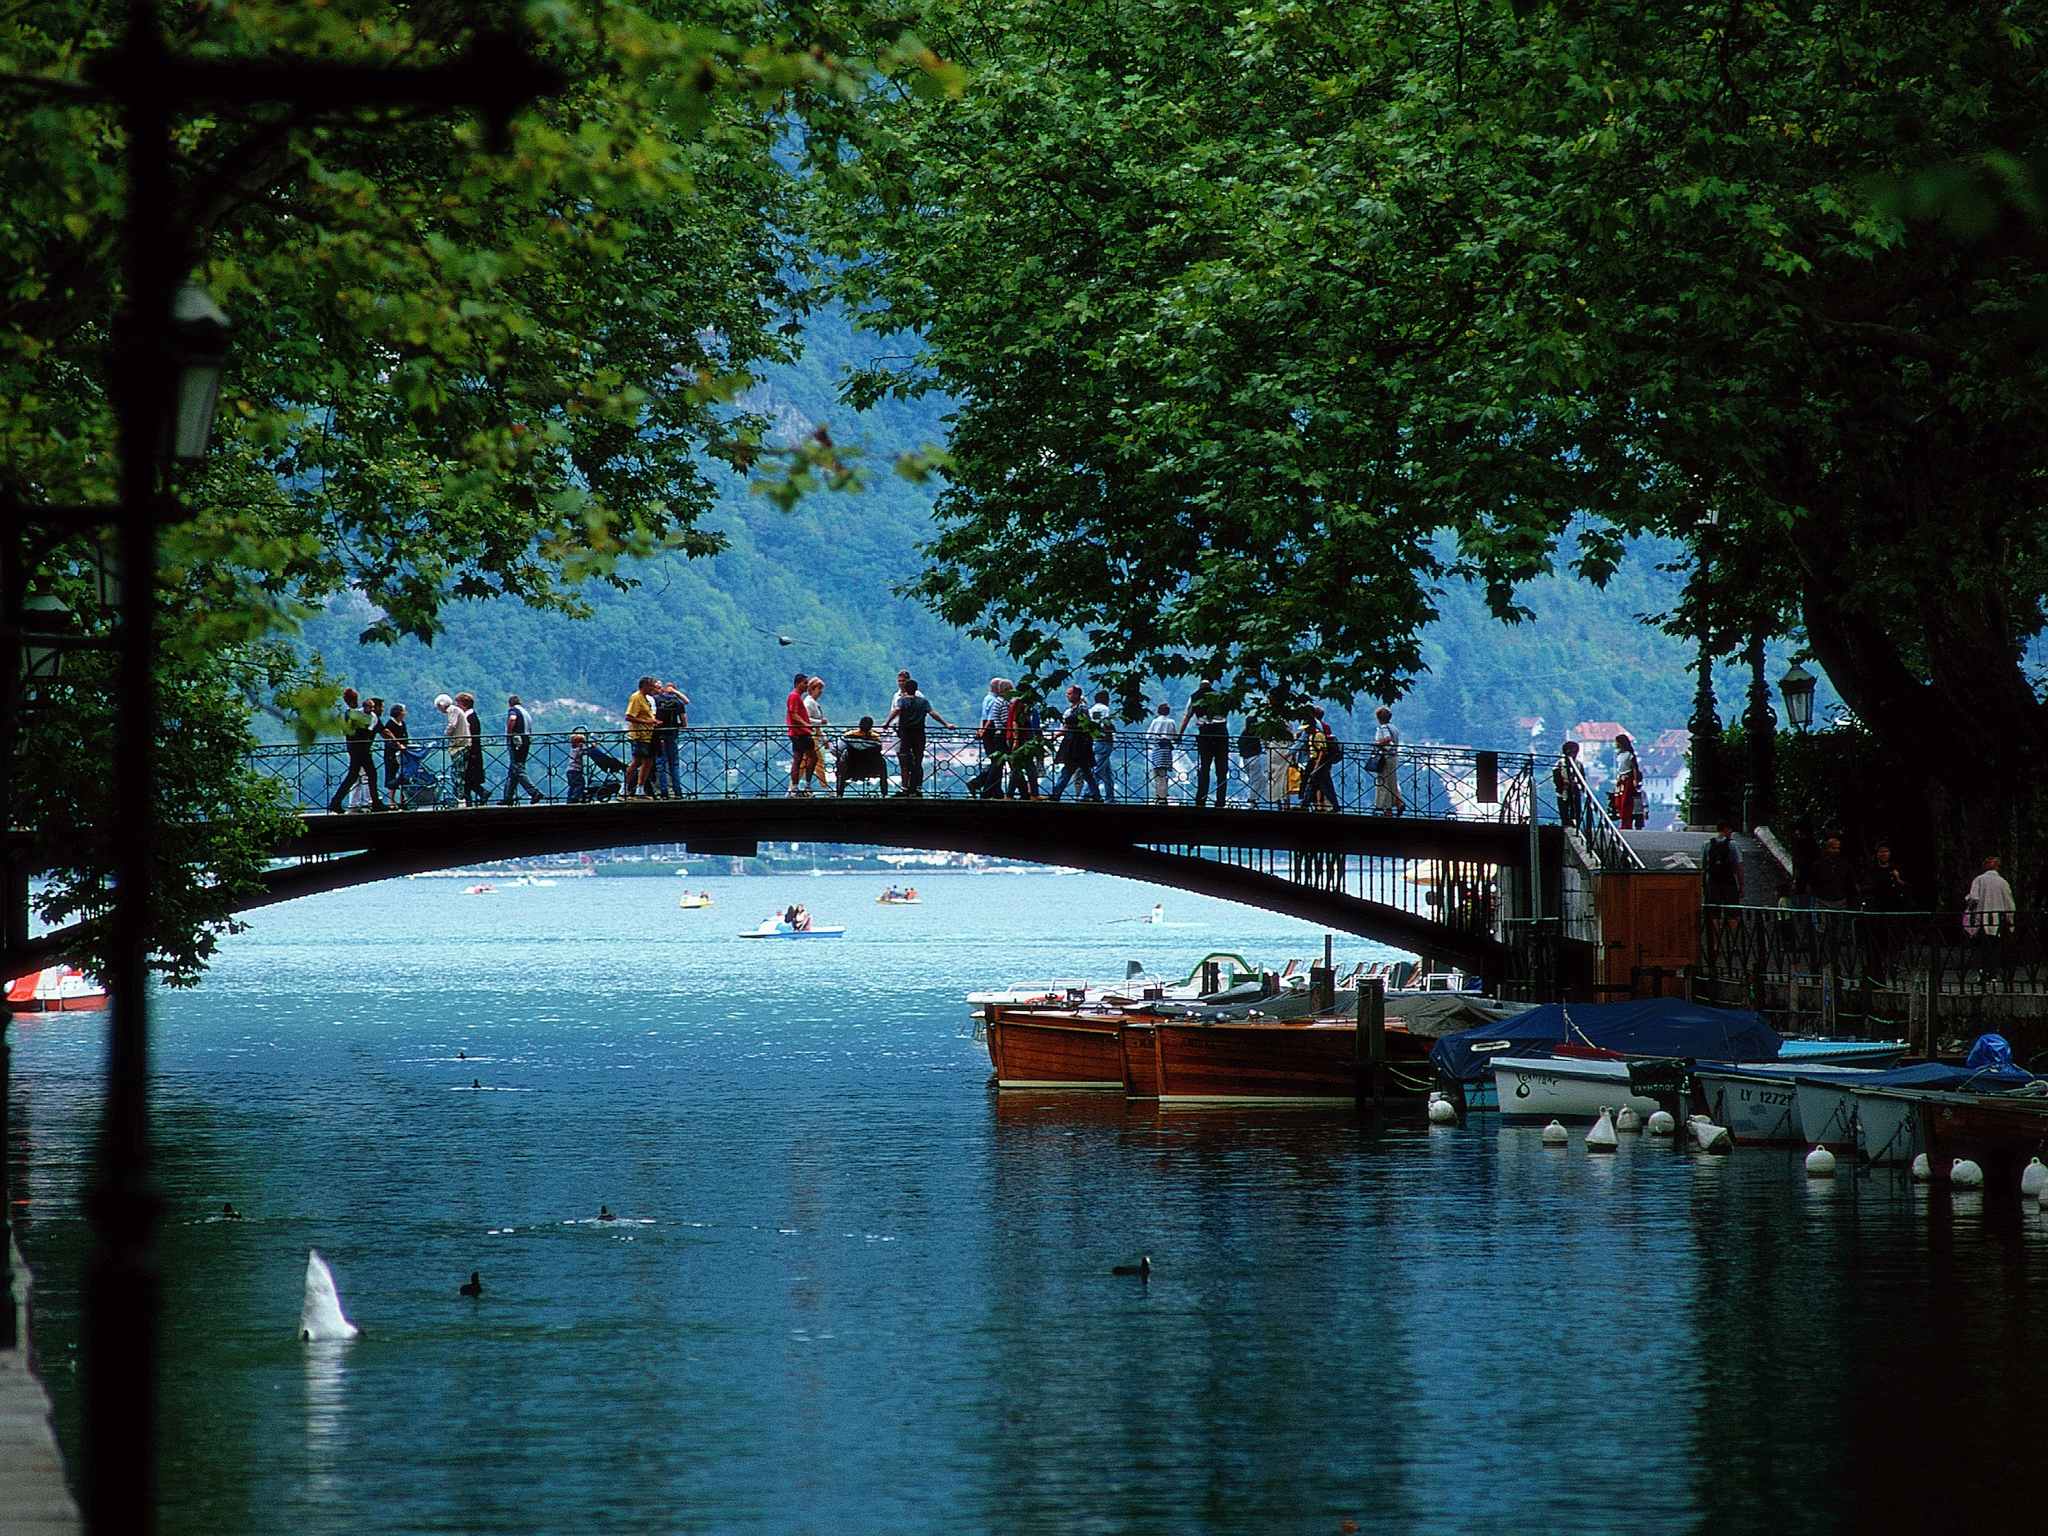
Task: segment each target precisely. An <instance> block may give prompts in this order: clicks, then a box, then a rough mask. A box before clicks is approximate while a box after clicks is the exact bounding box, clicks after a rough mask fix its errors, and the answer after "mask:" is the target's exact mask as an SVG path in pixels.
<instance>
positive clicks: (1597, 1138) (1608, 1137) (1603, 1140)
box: [1586, 1105, 1621, 1152]
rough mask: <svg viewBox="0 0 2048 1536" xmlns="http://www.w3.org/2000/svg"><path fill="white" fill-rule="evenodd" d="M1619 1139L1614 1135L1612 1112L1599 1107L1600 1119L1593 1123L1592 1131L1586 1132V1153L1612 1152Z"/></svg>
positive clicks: (1603, 1106)
mask: <svg viewBox="0 0 2048 1536" xmlns="http://www.w3.org/2000/svg"><path fill="white" fill-rule="evenodd" d="M1620 1140H1621V1138H1620V1137H1619V1136H1616V1135H1615V1134H1614V1111H1613V1110H1611V1109H1608V1108H1607V1107H1606V1106H1605V1105H1602V1106H1601V1109H1600V1118H1599V1119H1598V1120H1595V1121H1594V1122H1593V1129H1591V1130H1590V1131H1588V1132H1586V1150H1587V1151H1588V1152H1612V1151H1613V1150H1614V1148H1615V1146H1616V1144H1617V1143H1619V1142H1620Z"/></svg>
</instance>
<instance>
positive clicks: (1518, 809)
mask: <svg viewBox="0 0 2048 1536" xmlns="http://www.w3.org/2000/svg"><path fill="white" fill-rule="evenodd" d="M572 734H573V733H569V732H555V733H550V734H546V735H533V736H530V737H528V738H526V741H527V747H526V749H525V753H524V756H523V758H520V759H519V760H518V761H517V764H516V766H517V767H518V768H519V770H520V771H519V774H518V777H517V780H516V781H515V779H514V775H513V772H512V770H513V768H514V766H515V759H514V755H513V751H512V749H511V747H510V746H509V744H508V742H507V741H506V738H505V737H504V736H503V735H502V734H497V735H490V736H486V737H484V738H483V739H482V740H481V741H480V742H477V743H474V744H473V745H471V746H468V747H458V746H456V745H455V744H454V743H451V742H450V741H449V740H448V739H447V738H446V737H445V736H440V735H435V736H430V737H423V738H419V739H415V740H414V741H412V742H411V743H410V744H409V745H408V747H407V748H406V749H405V751H404V752H403V753H400V754H396V755H394V754H393V753H392V752H390V751H389V750H387V744H386V743H384V742H382V741H373V742H372V743H370V745H369V748H368V754H367V760H368V763H369V765H370V768H371V770H372V772H374V775H375V779H376V790H375V795H376V798H378V799H382V800H384V801H385V802H386V803H387V804H389V805H391V806H394V807H396V808H399V809H404V810H432V809H438V808H445V807H450V806H461V805H475V804H489V803H503V802H505V801H507V800H508V799H509V798H516V799H517V801H518V802H520V803H526V802H528V801H529V800H533V799H538V800H540V801H544V802H548V803H552V804H570V803H576V802H578V801H598V800H607V799H613V798H616V797H618V796H619V795H620V794H622V793H623V792H624V778H625V772H624V769H625V767H626V765H628V764H630V763H631V762H632V760H633V753H634V744H633V743H632V741H631V740H630V739H629V738H628V736H627V734H626V733H625V732H623V731H613V730H604V731H589V732H585V733H583V735H584V738H585V742H586V743H587V746H588V748H590V749H593V750H588V751H586V752H585V753H584V754H583V756H582V770H583V771H582V773H581V774H580V776H578V775H574V774H572V766H573V764H574V762H575V761H576V753H575V752H574V750H573V747H574V743H573V742H572ZM671 739H672V745H670V746H669V748H668V750H669V752H670V760H671V762H672V764H673V772H674V793H675V795H676V797H677V798H680V799H685V800H740V799H756V798H772V797H781V796H785V795H788V794H789V793H790V785H791V743H790V741H789V738H788V736H787V734H786V733H785V732H784V731H783V730H782V729H781V728H780V727H776V726H691V727H685V728H683V729H681V730H678V731H675V732H674V733H673V734H672V738H671ZM661 744H662V743H661V738H660V737H659V733H657V748H659V746H660V745H661ZM824 747H825V750H824V751H823V753H822V754H821V756H822V761H821V762H820V764H819V772H818V774H817V775H812V774H806V775H805V776H804V783H805V786H806V788H807V789H808V790H809V791H810V792H811V793H814V794H833V793H837V792H839V790H840V787H841V779H840V774H841V771H842V769H850V770H851V772H850V773H849V774H848V777H847V778H846V781H845V784H844V792H845V793H846V794H849V795H875V794H878V793H886V794H889V795H899V794H902V793H904V792H905V787H906V786H905V782H904V781H905V773H904V767H903V764H902V762H901V760H900V751H901V743H900V742H899V741H898V740H896V739H895V738H894V737H892V736H884V737H883V738H882V744H881V752H880V753H879V754H877V753H875V752H873V751H872V750H869V751H866V752H861V751H859V750H858V749H856V750H855V751H854V752H853V753H852V754H851V755H849V754H848V751H847V748H846V741H845V732H844V731H843V730H833V731H829V732H828V734H827V737H826V741H825V743H824ZM1372 753H1373V749H1372V747H1371V746H1370V744H1367V743H1360V742H1345V743H1343V744H1342V755H1341V757H1340V758H1339V760H1338V761H1336V762H1333V763H1330V764H1328V780H1329V789H1330V795H1331V797H1332V798H1333V800H1334V804H1333V805H1331V806H1329V807H1327V808H1331V809H1336V810H1340V811H1348V812H1354V813H1362V814H1375V813H1379V814H1386V815H1396V814H1398V815H1402V816H1407V817H1414V818H1421V819H1426V820H1434V821H1480V820H1483V821H1500V820H1513V821H1518V822H1520V821H1526V819H1527V816H1528V814H1529V810H1530V801H1529V797H1528V795H1527V794H1526V793H1523V794H1522V795H1521V797H1520V798H1519V799H1518V800H1516V801H1515V802H1514V803H1513V804H1509V803H1508V802H1506V801H1504V800H1503V799H1502V798H1501V797H1500V796H1499V795H1498V794H1496V795H1495V796H1494V797H1493V798H1492V799H1489V800H1481V799H1480V797H1479V796H1480V791H1481V789H1482V788H1483V787H1485V785H1486V783H1487V782H1488V780H1489V778H1490V779H1491V780H1492V782H1494V783H1495V784H1498V785H1501V786H1513V785H1514V784H1517V783H1520V784H1524V785H1526V784H1528V783H1531V782H1539V781H1544V776H1543V775H1539V774H1537V772H1536V771H1535V770H1536V766H1537V765H1536V763H1535V761H1534V759H1532V758H1530V757H1529V756H1528V754H1523V753H1497V752H1478V751H1475V750H1473V749H1471V748H1467V747H1442V746H1410V745H1403V746H1402V747H1400V748H1399V749H1398V750H1397V751H1396V752H1395V754H1394V759H1393V762H1392V764H1391V766H1390V767H1382V768H1381V769H1379V771H1375V765H1374V762H1373V760H1372ZM1089 760H1090V769H1091V771H1094V772H1096V773H1097V775H1098V778H1099V783H1098V788H1099V789H1100V791H1101V793H1102V796H1103V798H1105V799H1113V800H1115V801H1117V802H1119V803H1123V804H1158V805H1174V806H1183V807H1186V806H1193V805H1194V804H1195V803H1196V799H1195V796H1196V790H1197V789H1198V788H1199V787H1201V778H1202V775H1201V773H1200V765H1199V762H1198V756H1197V750H1196V740H1195V737H1194V735H1193V733H1189V734H1188V735H1185V736H1182V737H1179V738H1177V739H1174V740H1172V741H1170V742H1169V743H1168V744H1166V745H1164V746H1162V745H1161V744H1160V743H1158V742H1157V741H1155V740H1153V739H1152V738H1148V737H1146V736H1144V735H1142V734H1140V733H1139V732H1137V731H1135V730H1131V729H1122V728H1120V729H1119V730H1118V731H1117V733H1116V735H1115V737H1114V738H1113V739H1111V740H1110V741H1109V742H1108V743H1107V744H1106V745H1104V744H1099V743H1091V744H1090V756H1089ZM351 761H352V759H351V749H350V748H349V747H348V746H347V745H346V744H345V743H343V742H339V741H320V742H315V743H314V744H312V745H310V746H268V747H258V748H255V749H253V750H252V752H251V754H250V764H251V766H252V767H253V768H255V769H256V770H257V771H258V772H260V773H263V774H266V775H268V776H270V777H271V778H273V779H275V780H277V781H278V782H279V783H281V784H282V785H283V786H284V787H285V790H286V793H287V797H288V798H289V799H290V800H291V801H292V802H293V803H295V804H296V805H297V806H298V808H299V809H300V810H301V811H302V812H304V813H307V814H318V813H322V812H325V811H327V810H329V809H330V807H332V806H334V805H335V803H336V796H337V793H338V792H339V791H341V790H342V789H343V786H344V784H345V782H346V781H347V780H348V779H349V776H350V765H351ZM657 765H658V758H657ZM914 768H915V769H916V771H917V776H918V777H919V778H920V779H921V783H920V784H919V785H918V788H917V792H918V793H920V794H922V795H924V796H926V797H929V798H938V799H948V800H963V799H977V798H996V797H998V796H1000V797H1005V798H1021V797H1025V796H1029V795H1036V796H1039V797H1050V796H1051V794H1052V791H1053V790H1054V789H1055V788H1059V787H1061V780H1062V778H1067V779H1068V781H1069V782H1067V783H1066V784H1065V785H1064V793H1063V795H1062V796H1061V798H1062V799H1068V800H1074V799H1080V798H1082V797H1083V795H1084V794H1085V792H1086V781H1085V778H1084V776H1083V775H1082V774H1080V773H1079V772H1078V771H1077V772H1075V773H1074V774H1072V775H1068V774H1067V773H1066V771H1065V769H1064V768H1063V766H1062V765H1061V764H1060V762H1059V742H1058V740H1057V739H1056V737H1052V736H1042V737H1039V738H1036V739H1033V740H1029V741H1025V742H1021V743H1019V744H1017V745H1016V746H1015V747H1012V746H1010V745H1008V744H1004V745H1002V746H1001V747H999V748H996V749H991V748H989V747H987V746H984V745H983V744H982V743H981V741H980V740H979V739H978V738H977V735H976V733H975V732H973V731H971V730H934V731H931V732H929V733H928V734H927V736H926V739H925V745H924V750H923V751H922V753H920V754H918V755H917V757H916V758H915V760H914ZM877 770H879V772H880V773H881V774H882V777H881V778H880V779H879V780H878V779H877V778H876V777H874V776H873V775H874V774H875V772H876V771H877ZM358 777H360V776H358ZM821 779H822V783H821ZM657 782H658V783H660V784H661V786H662V788H663V790H664V792H666V789H667V784H666V781H665V779H662V778H661V777H660V775H659V768H658V766H657ZM1223 783H1224V799H1225V802H1226V803H1227V804H1229V805H1232V806H1237V807H1245V806H1250V807H1253V808H1258V809H1269V810H1276V811H1277V810H1284V811H1295V812H1307V811H1309V810H1310V809H1311V807H1310V806H1309V805H1308V802H1309V800H1310V799H1311V798H1312V797H1313V798H1315V799H1318V800H1320V799H1321V798H1322V797H1321V796H1320V795H1316V794H1315V793H1314V792H1315V789H1316V779H1315V776H1314V775H1313V774H1312V773H1311V772H1309V771H1307V770H1306V769H1305V768H1304V767H1303V766H1302V765H1301V764H1299V763H1298V762H1296V761H1295V760H1294V754H1293V753H1292V752H1291V750H1290V749H1289V748H1288V747H1287V746H1285V745H1283V746H1280V747H1278V748H1276V749H1274V750H1271V751H1269V752H1267V753H1266V754H1264V755H1262V756H1260V757H1258V758H1253V759H1243V758H1240V757H1239V756H1238V754H1237V751H1236V744H1235V742H1233V743H1232V744H1231V749H1230V751H1229V754H1228V756H1227V758H1226V761H1225V765H1224V775H1223ZM1207 790H1208V793H1207V796H1206V801H1205V803H1208V804H1214V803H1215V800H1216V795H1217V789H1216V782H1215V777H1214V775H1213V773H1212V774H1211V776H1210V780H1209V783H1208V785H1207ZM370 800H371V795H370V793H369V790H368V786H367V785H366V784H359V785H357V786H352V787H351V791H350V793H348V794H347V795H344V796H343V798H342V802H341V808H342V809H348V808H350V806H349V802H350V801H355V802H356V803H358V804H360V805H361V806H362V807H363V808H365V809H367V808H369V805H370ZM1535 809H1536V813H1537V815H1538V817H1539V819H1549V818H1547V817H1545V812H1546V811H1549V812H1550V814H1551V816H1554V814H1555V810H1554V807H1551V806H1548V805H1546V804H1545V803H1544V802H1543V801H1541V800H1540V799H1539V800H1538V802H1537V804H1536V807H1535Z"/></svg>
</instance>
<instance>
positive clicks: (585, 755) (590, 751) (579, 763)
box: [569, 731, 626, 805]
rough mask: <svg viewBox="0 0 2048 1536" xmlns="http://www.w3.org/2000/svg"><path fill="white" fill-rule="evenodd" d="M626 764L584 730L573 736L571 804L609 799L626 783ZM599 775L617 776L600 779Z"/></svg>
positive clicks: (571, 737)
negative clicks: (594, 740) (580, 801)
mask: <svg viewBox="0 0 2048 1536" xmlns="http://www.w3.org/2000/svg"><path fill="white" fill-rule="evenodd" d="M625 772H626V765H625V764H624V763H623V762H621V761H620V760H619V759H618V758H616V757H614V756H612V755H611V753H609V752H607V751H605V749H604V748H603V747H600V746H598V745H597V744H596V743H595V742H593V741H592V740H591V739H590V737H589V735H588V733H586V732H584V731H571V732H570V733H569V803H570V804H571V805H574V804H576V802H578V801H579V800H609V799H611V798H612V796H614V795H616V794H617V793H618V792H619V790H620V788H621V787H622V786H623V785H624V783H625V778H624V775H625ZM598 773H606V774H611V775H614V777H611V778H603V779H601V778H597V777H595V775H596V774H598Z"/></svg>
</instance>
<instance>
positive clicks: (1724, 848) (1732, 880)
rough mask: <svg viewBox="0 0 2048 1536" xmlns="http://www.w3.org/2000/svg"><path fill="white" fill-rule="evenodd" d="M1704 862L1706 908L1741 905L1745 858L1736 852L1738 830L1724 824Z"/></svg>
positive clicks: (1713, 840) (1704, 857)
mask: <svg viewBox="0 0 2048 1536" xmlns="http://www.w3.org/2000/svg"><path fill="white" fill-rule="evenodd" d="M1701 862H1702V863H1703V864H1704V865H1705V866H1706V880H1707V892H1706V895H1707V905H1708V906H1710V907H1739V906H1741V905H1742V855H1741V854H1740V853H1738V852H1737V851H1736V848H1735V828H1734V827H1733V826H1732V825H1730V824H1729V823H1728V822H1725V821H1724V822H1722V823H1721V824H1720V825H1719V826H1718V827H1717V828H1716V829H1715V832H1714V836H1713V837H1712V838H1711V839H1709V840H1708V842H1707V848H1706V852H1705V854H1704V855H1703V856H1702V859H1701Z"/></svg>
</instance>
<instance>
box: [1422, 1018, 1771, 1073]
mask: <svg viewBox="0 0 2048 1536" xmlns="http://www.w3.org/2000/svg"><path fill="white" fill-rule="evenodd" d="M1568 1041H1569V1042H1573V1043H1576V1044H1579V1045H1597V1046H1599V1047H1601V1048H1602V1049H1603V1050H1609V1051H1620V1052H1622V1053H1624V1054H1626V1055H1630V1056H1690V1057H1707V1058H1710V1059H1712V1060H1714V1061H1770V1060H1772V1059H1773V1058H1774V1057H1776V1056H1777V1054H1778V1045H1779V1039H1778V1032H1777V1031H1776V1030H1775V1029H1772V1028H1771V1027H1770V1025H1768V1024H1766V1023H1765V1022H1764V1021H1763V1020H1762V1019H1761V1018H1760V1017H1758V1016H1757V1015H1756V1014H1754V1013H1751V1012H1749V1011H1748V1010H1747V1009H1743V1008H1709V1007H1707V1006H1706V1005H1705V1004H1703V1003H1688V1002H1686V1001H1685V1000H1684V999H1683V998H1676V997H1659V998H1650V999H1647V1000H1645V1001H1642V1002H1635V1003H1551V1004H1549V1005H1548V1006H1546V1007H1542V1008H1531V1009H1530V1010H1529V1011H1528V1012H1527V1013H1524V1014H1518V1015H1517V1016H1516V1017H1514V1018H1512V1019H1508V1020H1505V1021H1503V1022H1501V1023H1499V1024H1486V1025H1482V1026H1480V1027H1479V1028H1477V1029H1461V1030H1459V1031H1458V1032H1457V1033H1456V1034H1454V1035H1445V1036H1443V1037H1442V1038H1440V1039H1439V1040H1438V1041H1437V1043H1436V1046H1435V1048H1434V1049H1432V1050H1431V1051H1430V1053H1429V1059H1430V1060H1431V1061H1433V1062H1435V1063H1436V1067H1437V1070H1438V1071H1439V1072H1441V1073H1442V1074H1444V1076H1446V1077H1448V1078H1452V1079H1454V1080H1457V1081H1462V1082H1474V1081H1477V1080H1478V1079H1480V1078H1482V1077H1484V1076H1486V1074H1487V1073H1488V1072H1489V1071H1490V1070H1492V1067H1491V1063H1492V1061H1493V1058H1494V1057H1496V1056H1547V1055H1549V1054H1550V1050H1551V1047H1553V1046H1556V1045H1561V1044H1564V1043H1566V1042H1568Z"/></svg>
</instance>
